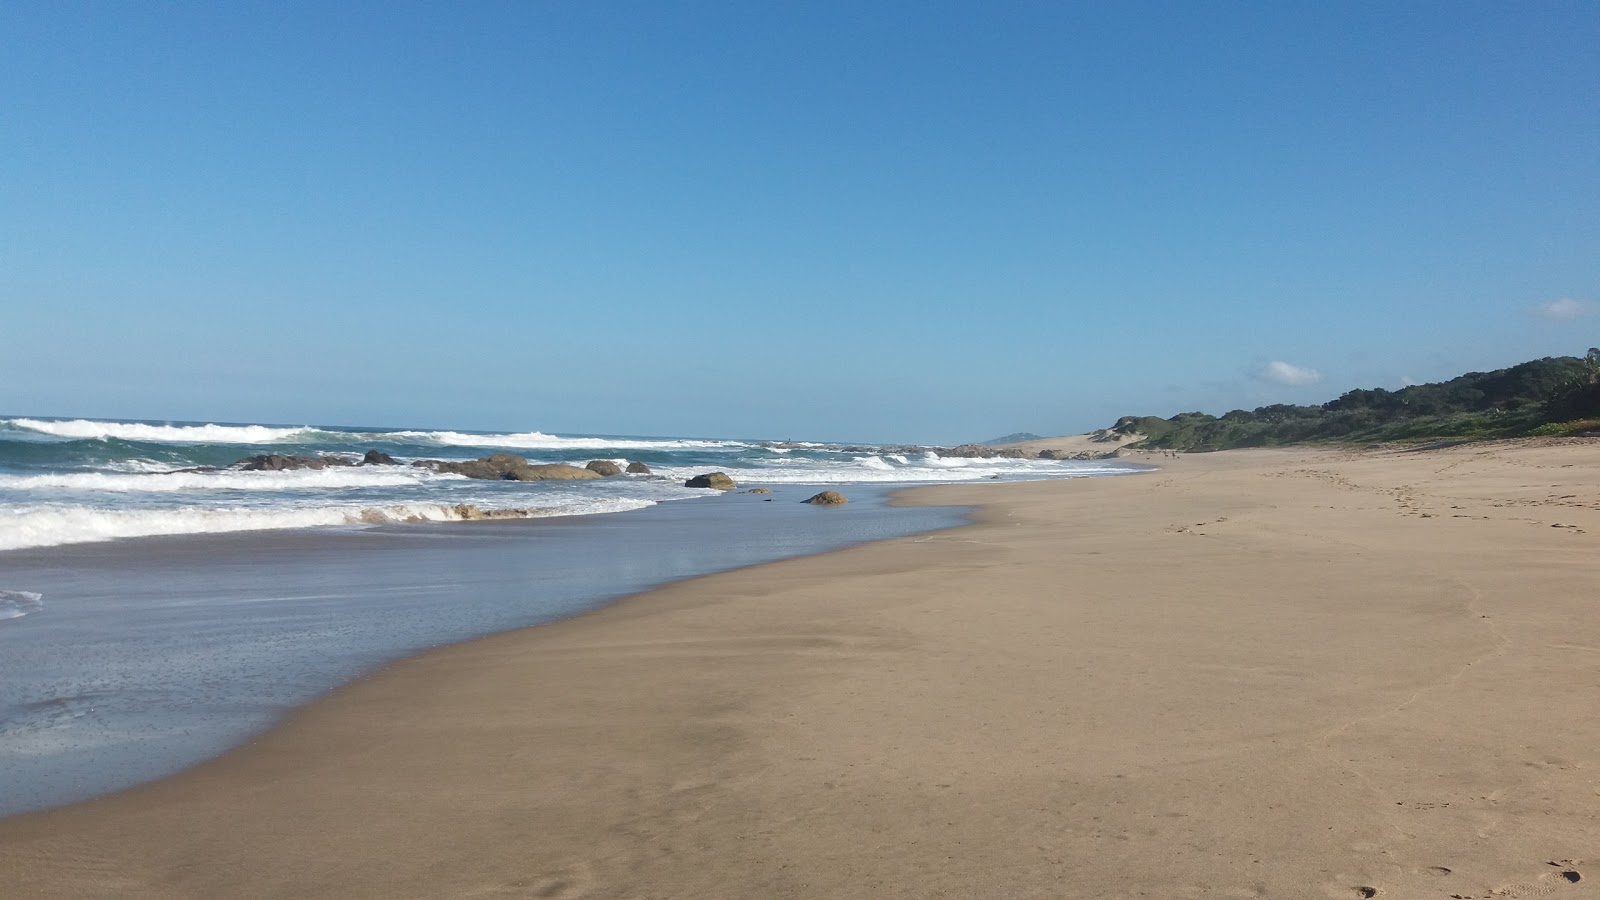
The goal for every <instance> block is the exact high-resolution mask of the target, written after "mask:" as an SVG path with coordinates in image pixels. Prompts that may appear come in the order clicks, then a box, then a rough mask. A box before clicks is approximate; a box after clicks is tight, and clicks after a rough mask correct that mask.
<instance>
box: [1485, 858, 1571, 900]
mask: <svg viewBox="0 0 1600 900" xmlns="http://www.w3.org/2000/svg"><path fill="white" fill-rule="evenodd" d="M1546 865H1548V866H1550V867H1551V868H1553V869H1555V871H1553V872H1545V873H1544V874H1543V875H1540V876H1539V877H1538V878H1536V879H1534V882H1533V883H1532V884H1508V885H1506V886H1504V887H1500V888H1496V889H1495V890H1492V891H1490V892H1489V897H1491V898H1493V900H1501V898H1507V900H1516V898H1521V897H1546V896H1549V895H1551V894H1556V893H1564V891H1563V890H1562V889H1563V888H1566V887H1568V886H1570V885H1574V884H1577V883H1578V882H1580V881H1582V880H1583V874H1582V873H1581V872H1579V871H1578V869H1577V861H1576V860H1571V859H1554V860H1550V861H1549V862H1548V863H1546Z"/></svg>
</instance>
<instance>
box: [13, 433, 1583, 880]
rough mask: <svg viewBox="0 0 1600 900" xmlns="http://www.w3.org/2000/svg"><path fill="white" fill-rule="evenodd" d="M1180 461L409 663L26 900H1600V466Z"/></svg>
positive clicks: (60, 868) (1577, 446) (130, 817)
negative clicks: (1596, 897) (948, 527)
mask: <svg viewBox="0 0 1600 900" xmlns="http://www.w3.org/2000/svg"><path fill="white" fill-rule="evenodd" d="M1162 464H1163V465H1164V466H1165V468H1164V470H1163V471H1161V472H1158V473H1154V474H1150V475H1145V476H1140V477H1132V478H1108V479H1086V480H1079V481H1070V482H1046V483H1028V484H1011V485H974V486H963V487H949V488H933V489H925V490H920V491H916V492H912V493H911V495H910V496H911V498H912V499H913V500H914V501H918V502H940V503H963V504H965V503H970V504H980V505H981V506H982V509H981V510H980V511H979V512H978V513H977V514H976V519H977V521H976V524H974V525H972V526H969V527H966V528H962V529H958V530H953V531H945V532H939V533H936V534H932V535H925V536H921V537H911V538H902V539H897V540H893V541H886V542H881V543H877V544H872V545H868V546H863V547H857V548H853V549H849V550H843V551H839V552H835V553H830V554H826V555H823V556H818V557H810V558H804V559H795V560H788V561H785V562H779V563H773V564H769V565H763V566H758V567H754V568H749V569H742V570H739V571H734V572H728V573H723V574H718V575H712V576H708V577H705V578H699V579H695V580H691V581H687V582H682V583H680V584H677V585H673V586H671V587H668V588H665V589H662V590H658V591H653V592H650V593H647V594H642V595H639V596H637V597H634V598H631V599H629V600H626V601H624V602H622V603H619V604H616V605H613V606H610V607H606V608H604V609H601V610H598V611H595V612H592V613H588V614H585V615H582V616H579V617H576V618H573V619H569V620H566V621H563V622H559V623H555V624H551V625H546V626H541V627H538V628H533V629H528V630H523V631H517V632H511V633H507V634H502V635H498V636H494V637H490V638H485V639H481V640H477V641H473V642H470V643H466V644H461V645H457V646H454V647H449V648H445V649H442V650H439V651H434V652H430V653H427V654H424V655H422V656H419V657H415V658H412V659H409V660H406V661H404V662H401V663H399V664H396V665H395V666H393V667H391V668H390V669H388V670H386V671H384V672H382V673H380V674H378V675H376V676H374V677H371V678H368V679H366V680H364V681H361V682H359V683H357V684H354V685H351V686H349V687H347V688H345V689H342V690H340V691H338V692H337V693H335V694H333V695H332V696H330V697H328V698H326V699H324V700H322V701H320V702H318V703H316V704H314V705H312V706H310V707H308V708H306V709H304V710H302V711H300V712H298V713H296V714H295V715H293V716H292V717H291V718H290V719H289V720H288V721H287V722H285V723H284V724H283V725H282V726H280V727H279V728H277V729H275V730H273V731H272V732H270V733H268V734H267V735H265V736H263V737H261V738H260V739H258V740H256V741H254V742H252V743H251V744H250V745H248V746H246V747H244V748H242V749H240V750H238V751H235V752H233V753H230V754H228V755H226V756H224V757H222V758H220V759H218V760H215V761H213V762H210V763H207V764H204V765H202V766H200V767H198V768H196V769H193V770H191V771H189V772H187V773H185V774H183V775H181V776H178V777H175V778H172V779H168V780H166V781H162V782H158V783H156V784H152V785H149V786H146V787H143V788H138V789H134V790H131V791H127V792H124V793H122V794H118V795H115V796H111V797H107V798H103V799H100V800H96V801H91V802H88V803H83V804H79V805H76V806H71V807H67V808H64V809H60V810H55V811H51V812H46V813H38V814H30V815H25V816H19V817H14V818H11V819H6V820H3V821H0V896H6V897H11V896H63V897H84V896H162V897H190V896H192V897H205V896H283V897H290V896H297V897H298V896H330V897H356V896H367V897H437V896H461V897H861V898H883V897H907V898H911V897H918V898H920V897H935V896H952V897H1333V898H1341V897H1362V896H1393V897H1407V898H1409V897H1440V898H1443V897H1452V896H1455V897H1464V898H1489V897H1497V898H1498V897H1532V896H1554V897H1561V896H1572V897H1581V896H1589V895H1591V893H1592V891H1593V890H1594V889H1595V886H1596V884H1600V859H1597V857H1600V786H1597V783H1596V781H1595V774H1594V773H1595V771H1596V770H1597V767H1600V719H1597V718H1596V717H1595V716H1594V715H1593V711H1594V709H1595V708H1596V707H1595V703H1596V700H1597V696H1596V690H1597V684H1600V616H1597V615H1596V614H1595V605H1596V601H1597V593H1600V592H1597V586H1600V579H1597V577H1596V575H1597V568H1596V565H1595V560H1596V553H1595V551H1596V541H1597V539H1600V444H1596V443H1595V442H1593V441H1588V442H1567V443H1557V442H1545V443H1529V442H1522V443H1501V444H1493V445H1468V446H1460V447H1452V448H1444V449H1439V450H1433V451H1426V452H1410V453H1395V452H1391V453H1352V452H1337V451H1317V452H1307V451H1298V450H1296V451H1243V452H1230V453H1225V454H1211V455H1206V456H1185V457H1183V458H1182V459H1178V460H1163V461H1162ZM1591 860H1593V861H1594V862H1591Z"/></svg>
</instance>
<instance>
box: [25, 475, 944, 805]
mask: <svg viewBox="0 0 1600 900" xmlns="http://www.w3.org/2000/svg"><path fill="white" fill-rule="evenodd" d="M811 491H812V486H807V485H798V486H796V485H790V486H785V487H782V488H779V489H777V492H776V493H775V494H773V495H770V496H772V497H775V498H777V500H778V502H776V503H761V502H758V501H761V500H764V499H766V498H764V497H757V496H717V497H707V498H705V499H704V500H703V501H702V503H699V504H690V505H681V506H680V505H676V504H673V505H670V506H667V507H665V508H661V507H650V508H646V509H642V510H634V511H631V512H632V513H633V515H629V516H621V517H618V516H609V515H608V516H583V515H580V516H570V517H540V518H536V519H509V520H500V521H486V522H481V523H480V522H470V523H432V524H421V525H414V524H406V525H389V526H380V527H377V528H369V529H363V530H340V531H336V532H332V533H329V532H323V531H320V530H300V531H267V532H259V533H220V534H209V535H183V536H158V537H147V538H133V539H127V540H122V541H111V542H99V543H93V544H69V545H63V546H60V547H43V548H29V549H23V550H16V551H8V552H7V553H6V554H5V563H7V565H6V566H5V573H6V577H7V578H9V579H11V580H13V581H16V582H17V583H18V584H25V585H28V586H31V588H33V589H35V590H31V591H30V592H29V593H28V596H29V597H30V598H39V597H40V596H41V595H42V599H35V602H34V603H32V604H31V605H32V607H33V608H32V609H30V610H29V611H28V612H29V615H27V616H24V617H23V618H24V621H21V622H7V623H4V625H3V627H0V818H4V817H5V816H7V815H16V814H21V813H26V812H32V811H37V810H41V809H49V808H54V807H59V806H62V805H64V804H69V803H75V802H83V801H86V800H90V799H93V798H94V797H97V796H104V795H107V794H111V793H115V792H116V791H119V790H123V789H127V788H129V787H133V786H136V785H138V784H140V783H145V782H149V781H152V780H156V779H159V778H165V777H171V776H174V775H177V774H179V773H181V772H182V771H183V770H185V769H187V768H189V767H191V766H193V765H195V764H198V763H200V762H203V761H205V760H207V759H210V758H212V757H215V756H217V755H220V754H222V753H225V752H228V751H229V750H230V749H232V748H234V747H237V746H239V745H240V744H242V743H244V742H245V741H246V740H249V739H252V738H254V737H255V736H257V735H259V734H261V733H263V732H265V731H267V730H269V729H270V728H271V727H272V726H273V725H274V724H275V723H276V722H278V721H279V720H281V719H282V718H283V717H284V716H285V715H286V714H288V713H290V712H292V711H293V710H294V709H296V708H299V707H301V706H304V705H306V704H308V703H312V702H315V701H316V699H318V698H319V697H321V696H322V695H324V694H326V693H328V692H329V691H331V690H333V689H336V688H338V687H340V686H342V685H344V684H348V683H350V682H352V681H355V680H358V679H360V678H364V677H368V676H370V675H371V674H373V673H375V672H377V671H379V670H381V669H383V668H385V667H387V666H388V665H390V664H392V663H394V662H395V661H397V660H400V659H403V658H406V657H408V656H412V655H415V654H417V653H423V652H427V651H429V650H433V649H437V648H439V647H441V646H448V645H451V644H455V643H459V642H462V641H469V640H473V639H476V638H480V637H484V636H488V635H492V634H496V633H500V632H505V631H511V630H517V629H520V628H525V627H536V626H539V625H542V624H546V623H548V622H551V621H555V620H559V619H562V618H566V617H568V616H571V615H573V614H577V613H581V612H584V611H587V610H589V609H592V608H596V607H599V606H603V605H605V604H607V603H611V602H615V601H616V600H617V599H619V598H622V597H625V596H628V595H631V594H636V593H640V592H643V591H647V590H650V589H652V588H657V587H661V586H663V585H665V584H670V583H672V582H675V581H679V580H683V579H686V578H693V577H697V576H700V575H705V574H711V573H715V572H721V571H726V570H729V569H735V568H740V567H743V566H747V565H754V564H759V563H763V562H768V561H773V560H777V559H783V558H786V557H790V556H804V555H812V554H815V553H822V552H827V551H829V550H833V549H839V548H842V547H848V546H853V545H855V544H859V543H863V542H867V541H871V540H875V539H880V538H884V537H894V536H898V535H902V534H912V533H925V532H927V531H931V530H937V529H940V528H946V527H953V526H955V525H959V524H960V523H961V522H962V521H964V511H963V510H960V509H948V510H945V509H927V510H923V511H920V512H918V511H914V510H895V509H893V508H891V506H890V504H889V503H888V502H887V495H888V494H889V493H890V492H889V491H887V490H885V489H883V488H877V487H871V486H862V488H861V489H860V490H857V491H854V492H853V493H855V495H856V500H857V502H856V504H855V505H853V506H852V507H851V508H850V509H849V510H847V511H845V512H844V513H843V514H840V513H836V512H831V511H826V510H818V509H816V508H814V507H809V506H805V505H802V504H799V503H797V502H796V501H797V500H798V499H799V498H800V497H803V496H805V495H806V494H807V493H808V492H811ZM819 516H820V517H821V518H819ZM328 601H332V602H328ZM41 611H42V613H43V614H42V615H41V614H40V613H41ZM401 620H403V621H401ZM191 635H195V636H197V637H198V643H197V642H196V641H194V640H192V639H191V637H190V636H191Z"/></svg>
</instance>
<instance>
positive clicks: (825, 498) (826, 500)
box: [804, 491, 850, 506]
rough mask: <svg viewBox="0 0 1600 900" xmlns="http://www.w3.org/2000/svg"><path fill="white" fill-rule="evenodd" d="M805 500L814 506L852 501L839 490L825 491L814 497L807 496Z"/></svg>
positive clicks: (834, 504) (836, 504)
mask: <svg viewBox="0 0 1600 900" xmlns="http://www.w3.org/2000/svg"><path fill="white" fill-rule="evenodd" d="M804 502H806V503H809V504H811V505H812V506H838V505H839V504H841V503H849V502H850V501H849V500H847V499H845V496H844V495H843V494H841V493H839V492H838V491H823V492H822V493H820V494H817V495H815V496H813V497H808V498H806V500H805V501H804Z"/></svg>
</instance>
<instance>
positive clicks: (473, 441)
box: [362, 431, 749, 450]
mask: <svg viewBox="0 0 1600 900" xmlns="http://www.w3.org/2000/svg"><path fill="white" fill-rule="evenodd" d="M362 437H364V438H367V439H368V440H371V439H377V440H388V441H399V442H405V443H417V444H439V445H442V446H447V447H513V448H519V449H523V450H737V449H741V448H744V447H748V446H749V444H746V443H743V442H741V441H699V440H677V439H665V438H662V439H652V438H600V437H557V436H555V435H553V434H545V433H544V432H542V431H524V432H519V433H515V434H467V433H465V432H461V431H390V432H383V433H378V434H363V435H362Z"/></svg>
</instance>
